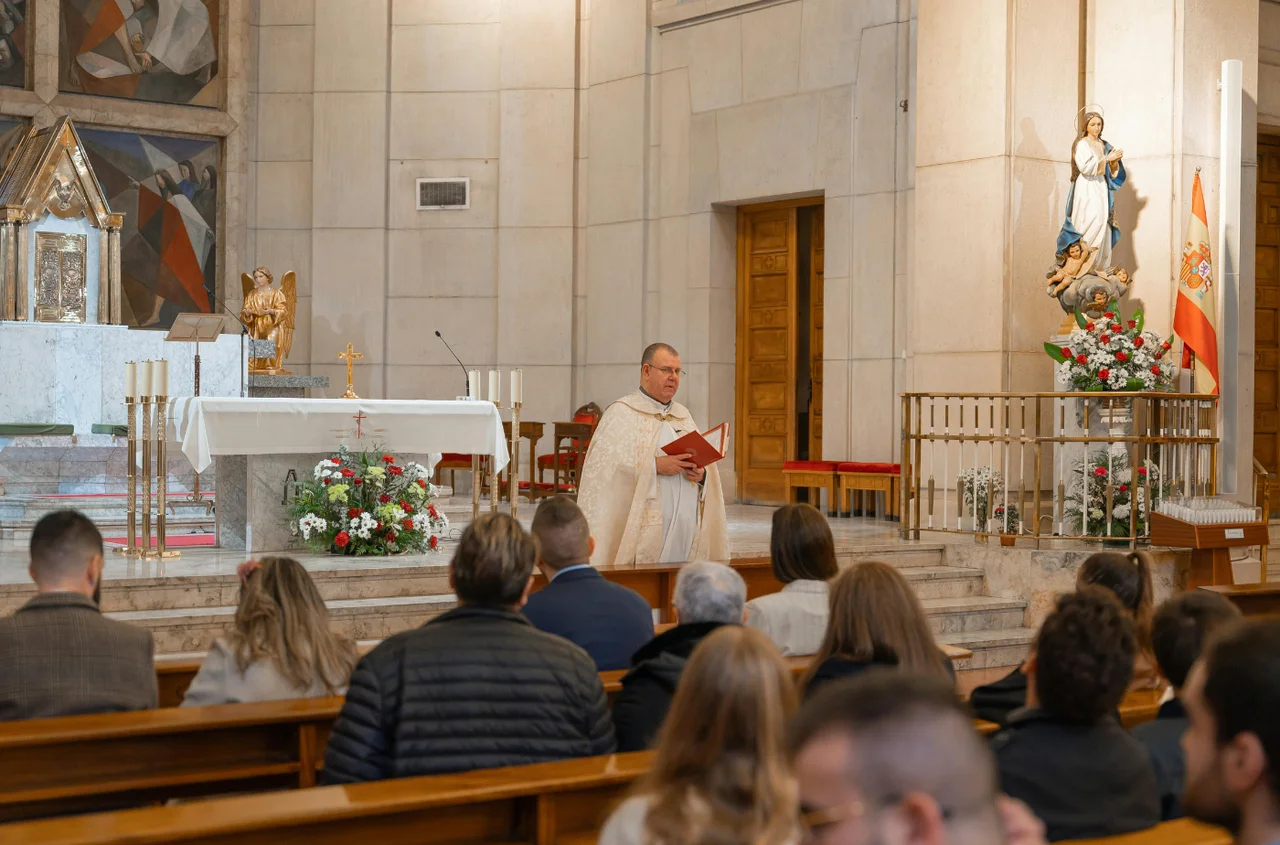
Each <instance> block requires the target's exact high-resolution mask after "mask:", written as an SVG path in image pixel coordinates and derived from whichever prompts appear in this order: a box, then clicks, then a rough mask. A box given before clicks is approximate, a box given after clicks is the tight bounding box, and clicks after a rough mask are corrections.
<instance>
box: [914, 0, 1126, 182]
mask: <svg viewBox="0 0 1280 845" xmlns="http://www.w3.org/2000/svg"><path fill="white" fill-rule="evenodd" d="M1007 6H1008V3H1007V0H974V2H973V3H972V4H971V6H970V7H969V8H967V9H966V14H963V15H957V14H955V10H954V8H953V6H952V4H951V3H949V2H948V0H921V2H920V17H919V20H918V24H917V26H918V30H917V31H918V35H917V52H916V53H915V54H914V55H915V56H916V57H917V58H916V76H917V79H918V83H917V87H916V100H915V102H913V103H912V105H911V108H912V111H914V112H916V166H917V167H925V166H928V165H931V164H939V163H943V162H956V161H967V160H970V159H977V158H984V157H987V156H998V155H1003V154H1004V152H1005V141H1004V133H1003V132H992V131H989V130H990V127H991V126H992V125H996V126H999V125H1003V123H1004V119H1005V117H1004V116H1005V114H1006V110H1007V108H1008V102H1007V91H1008V86H1007V85H1006V79H1005V74H1006V71H1007V64H1006V58H1005V56H1006V53H1007V47H1008V42H1009V33H1008V9H1007ZM978 56H982V57H984V58H983V59H978V58H976V57H978ZM960 68H963V69H964V70H963V72H960V70H959V69H960ZM1117 84H1118V81H1117ZM920 175H921V174H920V173H919V171H917V173H916V179H917V180H919V178H920ZM917 187H919V185H918V181H917ZM921 207H922V206H921Z"/></svg>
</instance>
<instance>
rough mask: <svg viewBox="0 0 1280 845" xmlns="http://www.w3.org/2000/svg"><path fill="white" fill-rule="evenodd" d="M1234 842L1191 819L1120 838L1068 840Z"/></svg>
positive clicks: (1113, 844)
mask: <svg viewBox="0 0 1280 845" xmlns="http://www.w3.org/2000/svg"><path fill="white" fill-rule="evenodd" d="M1234 841H1235V840H1233V839H1232V838H1231V834H1230V833H1228V832H1227V831H1226V830H1224V829H1223V828H1220V827H1213V826H1211V825H1207V824H1201V823H1200V822H1197V821H1192V820H1191V819H1177V820H1175V821H1171V822H1162V823H1160V824H1158V825H1156V826H1155V827H1151V828H1147V829H1146V830H1139V831H1138V832H1137V833H1125V834H1122V835H1120V836H1104V837H1102V838H1101V839H1072V840H1070V842H1071V843H1072V845H1232V843H1233V842H1234Z"/></svg>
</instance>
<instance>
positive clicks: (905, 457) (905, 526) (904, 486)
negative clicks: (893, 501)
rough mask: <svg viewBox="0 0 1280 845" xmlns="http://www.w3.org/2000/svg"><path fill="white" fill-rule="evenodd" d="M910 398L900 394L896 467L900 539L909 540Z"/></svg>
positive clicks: (907, 395) (912, 475)
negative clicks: (899, 434)
mask: <svg viewBox="0 0 1280 845" xmlns="http://www.w3.org/2000/svg"><path fill="white" fill-rule="evenodd" d="M910 431H911V396H910V394H907V393H904V394H902V456H901V460H900V461H899V464H900V466H899V467H898V486H899V487H900V488H901V489H899V490H898V499H899V504H900V505H901V514H902V517H901V522H902V526H901V528H902V530H901V534H902V539H904V540H907V539H910V538H909V536H908V532H909V531H910V530H911V513H910V508H911V495H910V492H911V483H912V479H913V477H914V473H913V472H912V469H911V434H910Z"/></svg>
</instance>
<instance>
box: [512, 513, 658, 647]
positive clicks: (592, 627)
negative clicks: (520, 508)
mask: <svg viewBox="0 0 1280 845" xmlns="http://www.w3.org/2000/svg"><path fill="white" fill-rule="evenodd" d="M530 530H531V532H532V534H533V538H534V540H536V541H537V543H538V569H539V570H541V571H542V574H543V575H544V576H546V579H547V584H546V586H545V587H543V588H542V589H540V590H538V591H537V592H536V593H534V594H533V595H531V596H529V601H528V602H527V603H526V604H525V606H524V615H525V618H526V619H528V620H529V621H530V622H532V623H533V627H535V628H537V629H538V630H540V631H546V632H547V633H548V634H555V635H556V636H560V637H564V638H565V639H566V640H568V641H569V642H571V643H576V644H577V645H580V646H582V648H584V649H585V650H586V652H587V654H589V655H591V659H592V660H594V661H595V663H596V668H597V669H599V670H600V671H601V672H606V671H610V670H613V669H625V668H627V666H628V665H629V662H630V659H631V655H632V653H633V652H634V651H635V650H636V649H638V648H639V647H640V646H642V645H644V644H645V643H647V642H648V641H649V640H651V639H653V609H652V608H650V607H649V602H648V601H646V600H645V599H644V597H642V596H641V595H640V594H639V593H637V592H636V591H635V590H630V589H628V588H626V587H624V586H622V585H621V584H615V583H613V582H612V581H607V580H605V578H604V576H603V575H601V574H600V573H599V572H597V571H596V569H595V567H593V566H592V565H591V553H592V552H593V551H594V550H595V545H596V543H595V540H594V539H593V538H592V537H591V531H590V528H589V527H588V526H587V518H586V517H585V516H583V515H582V511H581V510H579V508H578V505H577V503H576V502H574V501H573V499H571V498H569V497H568V496H563V495H561V496H552V497H551V498H548V499H543V500H542V502H541V503H540V504H539V505H538V509H537V511H536V512H535V513H534V515H533V525H532V526H531V528H530Z"/></svg>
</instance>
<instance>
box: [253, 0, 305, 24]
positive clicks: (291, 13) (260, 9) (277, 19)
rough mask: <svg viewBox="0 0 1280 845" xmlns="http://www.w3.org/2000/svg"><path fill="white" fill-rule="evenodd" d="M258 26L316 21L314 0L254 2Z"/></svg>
mask: <svg viewBox="0 0 1280 845" xmlns="http://www.w3.org/2000/svg"><path fill="white" fill-rule="evenodd" d="M253 8H254V9H256V10H257V15H258V26H298V25H300V24H313V23H315V15H316V4H315V2H314V0H267V2H265V3H254V4H253Z"/></svg>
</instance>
